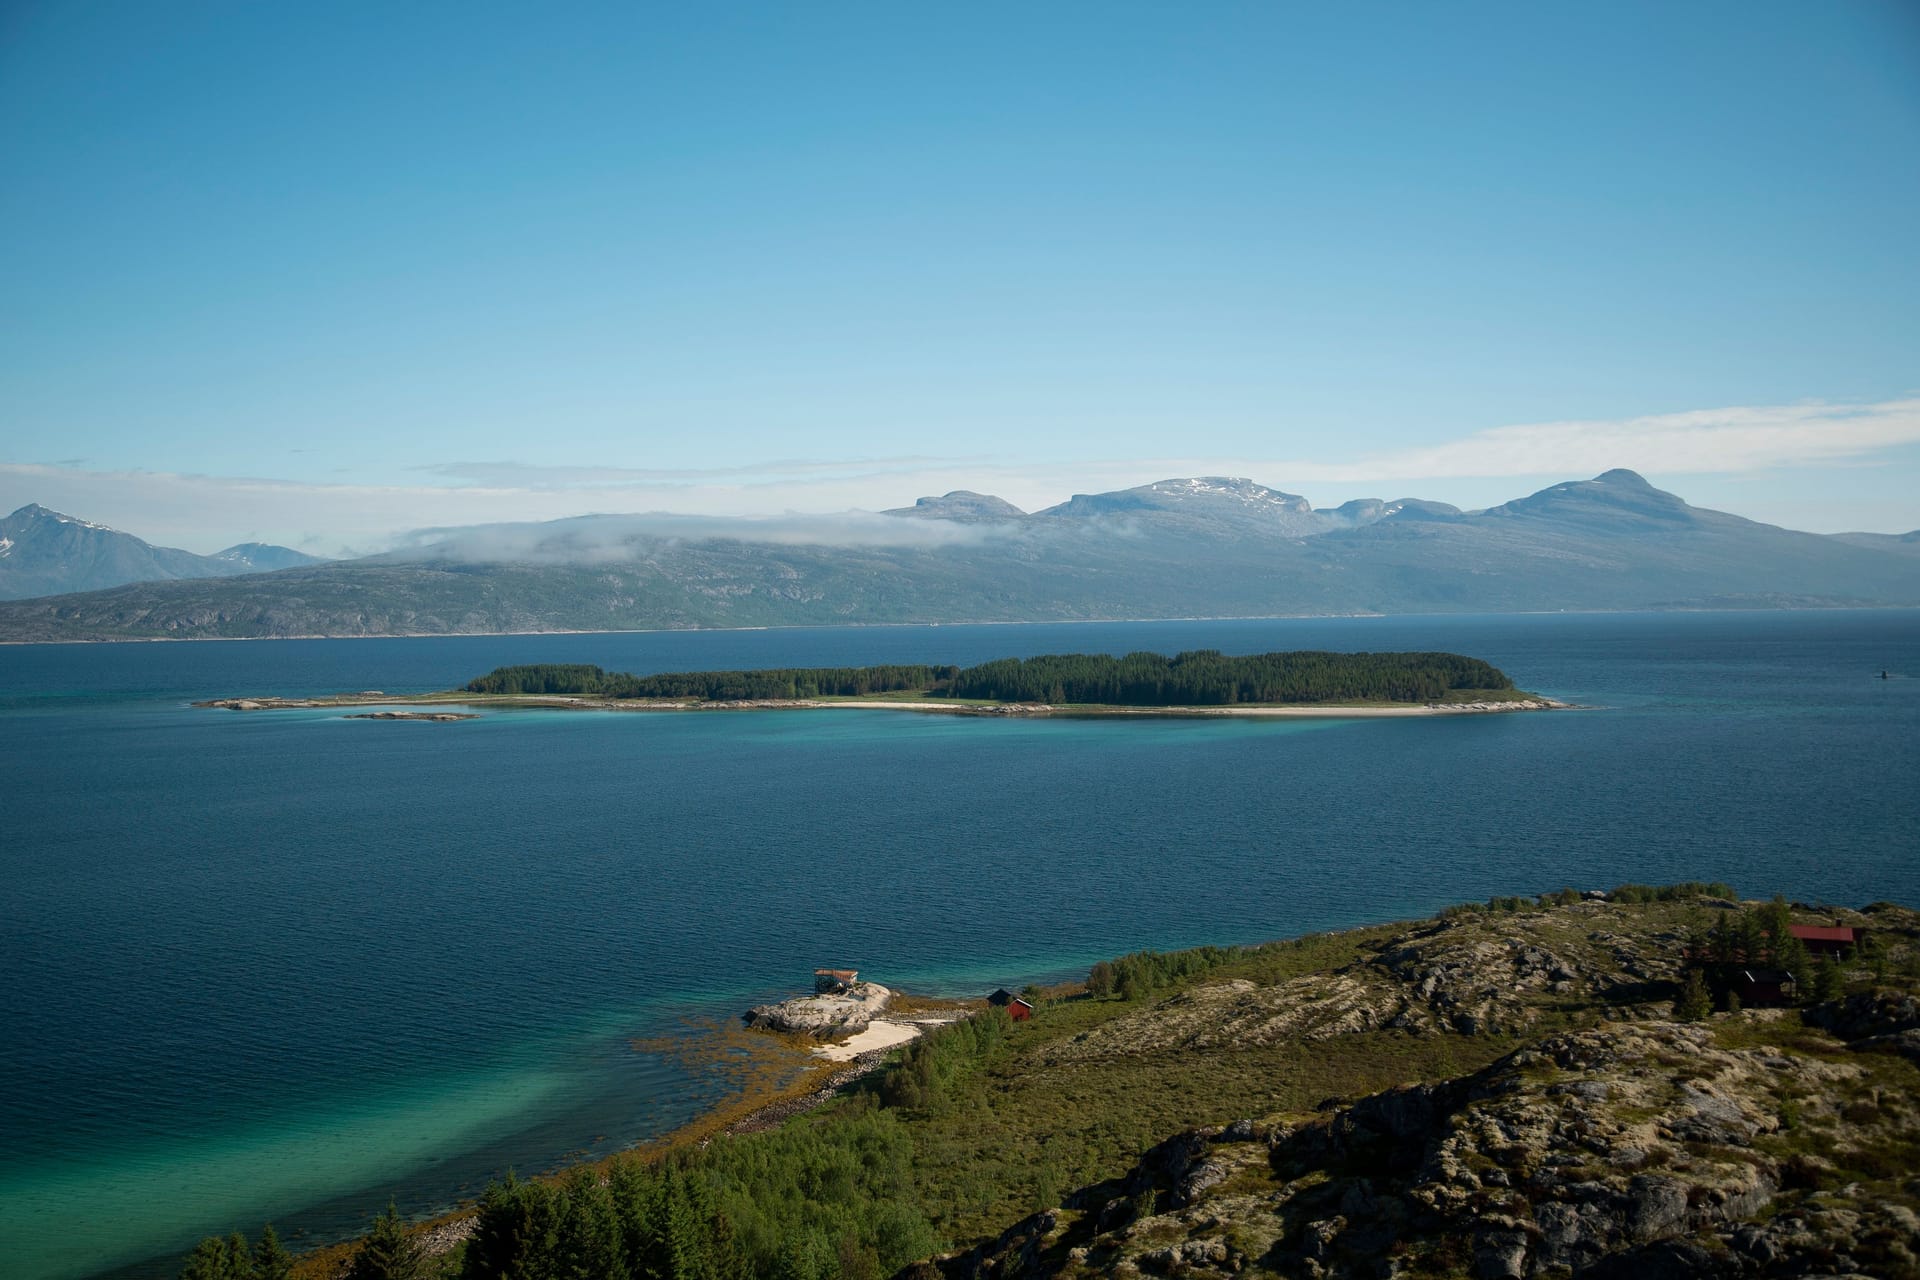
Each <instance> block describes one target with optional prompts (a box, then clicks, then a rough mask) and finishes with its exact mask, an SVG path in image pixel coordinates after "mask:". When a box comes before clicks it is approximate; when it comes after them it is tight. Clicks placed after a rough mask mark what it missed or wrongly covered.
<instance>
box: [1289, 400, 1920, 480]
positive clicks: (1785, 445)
mask: <svg viewBox="0 0 1920 1280" xmlns="http://www.w3.org/2000/svg"><path fill="white" fill-rule="evenodd" d="M1914 443H1920V399H1909V400H1887V401H1881V402H1879V403H1877V404H1823V403H1818V402H1809V403H1805V404H1794V405H1761V406H1742V407H1736V408H1729V409H1696V410H1692V411H1690V412H1686V413H1667V414H1657V415H1653V416H1650V417H1644V418H1626V419H1618V420H1612V421H1572V422H1546V423H1536V424H1531V425H1525V426H1511V427H1494V428H1492V429H1490V430H1486V431H1480V432H1476V433H1475V434H1473V435H1470V436H1467V437H1465V438H1464V439H1460V440H1453V441H1449V442H1447V443H1445V444H1441V445H1435V446H1432V447H1430V448H1422V449H1408V450H1402V451H1399V452H1395V453H1390V454H1385V455H1381V456H1378V457H1373V458H1362V459H1359V460H1357V461H1354V462H1348V463H1335V464H1332V465H1315V464H1313V463H1300V464H1295V473H1296V474H1298V475H1299V476H1300V478H1301V479H1302V480H1326V481H1343V480H1371V479H1428V480H1432V479H1446V478H1449V477H1455V476H1539V475H1557V474H1561V473H1566V474H1569V475H1584V474H1592V473H1594V472H1598V471H1604V470H1606V469H1608V468H1609V467H1631V468H1633V469H1635V470H1639V471H1649V472H1653V473H1656V474H1659V475H1669V476H1673V475H1709V474H1721V473H1727V472H1742V471H1763V470H1769V469H1772V468H1776V467H1788V466H1802V465H1807V464H1813V463H1832V462H1840V461H1846V460H1850V459H1858V458H1861V457H1863V456H1864V455H1868V454H1872V453H1876V452H1879V451H1881V450H1885V449H1889V448H1894V447H1897V446H1899V445H1905V444H1914Z"/></svg>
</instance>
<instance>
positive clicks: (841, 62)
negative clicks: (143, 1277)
mask: <svg viewBox="0 0 1920 1280" xmlns="http://www.w3.org/2000/svg"><path fill="white" fill-rule="evenodd" d="M1916 211H1920V9H1916V7H1915V6H1913V5H1911V4H1907V3H1834V4H1818V5H1813V4H1787V3H1778V4H1772V3H1766V4H1753V3H1730V4H1714V3H1697V4H1685V5H1673V4H1648V5H1634V4H1623V3H1606V4H1594V5H1538V4H1525V5H1511V6H1509V5H1478V4H1472V5H1370V4H1353V5H1347V4H1342V5H1313V6H1307V5H1286V4H1259V5H1245V6H1234V5H1204V6H1170V5H1139V6H1134V5H1126V4H1114V3H1101V4H1084V5H1079V4H1061V5H1049V6H1032V5H1004V6H1002V5H969V6H951V7H946V8H944V9H942V8H936V7H935V6H902V5H879V4H875V5H860V4H841V5H832V6H820V5H797V4H796V5H785V6H772V7H751V6H732V7H725V8H722V7H718V6H687V5H675V6H643V5H637V4H607V5H593V4H584V3H582V4H573V5H566V6H542V7H538V8H535V7H529V6H519V5H515V6H509V5H502V4H484V3H482V4H458V5H456V4H434V3H419V4H408V5H390V4H353V3H337V4H336V3H330V4H310V5H259V4H190V3H181V4H167V5H143V4H137V3H118V4H89V3H83V2H81V0H64V2H62V3H50V4H33V3H15V4H12V5H9V6H6V7H5V8H3V9H0V295H3V300H0V509H11V508H12V507H13V506H15V505H19V504H21V503H24V502H28V501H41V502H45V503H48V504H49V505H56V506H61V507H63V508H64V509H69V510H72V511H73V513H74V514H77V515H81V516H85V517H87V518H89V519H95V520H102V521H106V522H108V523H113V524H116V525H119V526H120V527H123V528H129V529H131V530H133V531H135V532H138V533H141V534H142V535H143V536H148V537H153V538H156V539H158V540H161V541H170V542H173V543H175V544H177V545H187V546H190V547H193V548H195V549H199V550H207V549H211V548H212V547H214V546H218V545H224V544H225V543H227V542H231V541H235V540H237V539H239V538H242V537H263V538H268V539H270V540H276V541H284V542H288V543H291V544H295V545H307V546H310V547H315V548H320V549H340V548H344V547H352V548H372V547H375V546H378V545H382V543H383V541H384V540H385V539H386V538H388V537H390V536H392V535H393V534H395V533H397V532H399V531H401V530H404V529H406V528H409V527H412V526H416V525H430V524H449V523H460V522H463V521H467V520H491V519H508V518H543V517H548V516H557V515H564V514H571V513H576V512H581V511H591V510H601V511H604V510H678V511H692V512H701V513H731V514H758V513H768V512H776V511H786V510H800V511H835V510H844V509H847V508H850V507H863V508H878V507H884V506H890V505H897V504H900V503H905V502H908V501H911V500H912V499H913V498H914V497H915V496H917V495H918V494H921V493H926V492H935V491H941V490H944V489H946V488H954V487H970V488H977V489H983V490H989V491H993V492H999V493H1002V494H1004V495H1005V496H1007V497H1009V498H1010V499H1012V500H1014V501H1016V502H1019V503H1021V504H1022V505H1026V506H1035V505H1040V504H1042V503H1045V502H1049V501H1057V500H1059V499H1062V498H1065V497H1066V496H1068V495H1069V494H1070V493H1072V492H1074V491H1087V490H1094V489H1104V488H1112V487H1119V486H1122V485H1125V484H1134V483H1141V482H1145V481H1150V480H1154V479H1158V478H1162V477H1163V476H1168V475H1176V474H1193V473H1196V472H1226V473H1230V474H1247V475H1251V476H1253V477H1254V478H1255V479H1258V480H1261V481H1263V482H1265V483H1269V484H1273V485H1275V486H1277V487H1280V488H1284V489H1288V490H1291V491H1295V492H1302V493H1305V494H1307V495H1308V496H1309V497H1311V498H1312V499H1313V500H1314V501H1315V502H1316V503H1319V504H1321V505H1331V504H1333V503H1337V502H1339V501H1342V500H1344V499H1346V498H1350V497H1356V496H1366V495H1375V496H1384V497H1396V496H1401V495H1403V494H1412V495H1417V496H1425V497H1433V498H1439V499H1444V500H1448V501H1453V502H1457V503H1459V504H1461V505H1464V506H1476V505H1484V504H1486V503H1490V502H1496V501H1500V500H1503V499H1505V498H1508V497H1512V496H1516V495H1517V494H1519V493H1522V492H1525V491H1527V490H1528V489H1529V488H1537V487H1539V486H1540V485H1543V484H1546V483H1551V482H1554V481H1558V480H1562V479H1568V478H1573V477H1576V476H1580V475H1590V474H1593V473H1594V472H1596V471H1598V470H1602V469H1604V468H1605V467H1607V466H1612V465H1624V466H1632V467H1635V468H1637V469H1639V470H1642V471H1644V472H1646V473H1647V474H1648V475H1649V477H1650V478H1652V479H1654V480H1655V481H1656V482H1658V483H1661V484H1663V485H1664V486H1666V487H1669V488H1672V489H1675V490H1676V491H1678V492H1680V493H1682V494H1684V495H1685V496H1687V497H1689V498H1690V499H1692V500H1694V501H1697V502H1701V503H1703V504H1705V505H1713V506H1720V507H1723V508H1726V509H1731V510H1735V511H1739V512H1741V513H1742V514H1748V515H1753V516H1755V517H1757V518H1763V519H1769V520H1774V521H1777V522H1780V523H1785V524H1790V525H1794V526H1797V527H1802V528H1813V529H1824V530H1834V529H1841V528H1863V527H1864V528H1878V529H1885V530H1904V529H1909V528H1913V527H1915V526H1920V213H1917V212H1916Z"/></svg>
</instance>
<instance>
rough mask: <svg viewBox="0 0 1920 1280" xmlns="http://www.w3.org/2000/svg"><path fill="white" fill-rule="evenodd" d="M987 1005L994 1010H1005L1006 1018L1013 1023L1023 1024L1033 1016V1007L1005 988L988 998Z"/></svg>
mask: <svg viewBox="0 0 1920 1280" xmlns="http://www.w3.org/2000/svg"><path fill="white" fill-rule="evenodd" d="M987 1003H988V1004H990V1005H992V1006H994V1007H995V1008H996V1009H1005V1010H1006V1011H1007V1016H1008V1017H1009V1018H1012V1019H1013V1020H1014V1021H1015V1022H1025V1021H1026V1020H1027V1019H1028V1018H1031V1017H1032V1016H1033V1006H1032V1005H1030V1004H1028V1003H1027V1002H1026V1001H1025V1000H1022V999H1021V998H1020V997H1019V996H1017V995H1015V994H1013V992H1011V991H1009V990H1007V989H1006V988H1005V987H1001V988H1000V989H999V990H998V991H996V992H994V993H993V994H992V995H990V996H988V997H987Z"/></svg>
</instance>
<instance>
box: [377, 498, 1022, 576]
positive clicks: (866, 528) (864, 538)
mask: <svg viewBox="0 0 1920 1280" xmlns="http://www.w3.org/2000/svg"><path fill="white" fill-rule="evenodd" d="M1008 533H1009V529H1008V527H1007V526H1004V525H998V526H996V525H984V524H953V523H949V522H947V521H944V520H900V519H896V518H894V517H892V516H886V515H879V514H876V513H874V512H870V511H843V512H836V513H832V514H827V515H792V516H779V517H772V518H768V517H753V516H687V515H670V514H665V513H650V514H644V515H609V516H580V517H576V518H574V519H568V520H559V521H548V522H542V523H516V524H494V525H480V526H471V527H466V528H454V529H420V530H416V531H414V532H412V533H409V534H407V535H406V536H405V537H403V538H402V539H400V542H399V545H398V546H397V547H396V548H395V551H394V554H396V555H400V556H403V557H407V556H419V557H429V556H430V557H432V558H434V559H436V560H438V559H455V560H469V561H474V562H477V563H490V562H495V561H501V560H512V561H516V562H521V563H525V562H532V563H535V564H539V563H553V564H596V563H602V562H611V561H618V560H631V559H634V558H635V557H637V556H642V555H645V554H646V553H647V552H648V551H649V550H650V549H652V548H654V547H656V546H659V545H660V544H662V543H669V542H697V541H706V540H711V539H717V538H729V539H739V540H743V541H748V542H756V543H771V544H773V545H776V546H809V547H841V548H861V547H876V548H877V547H917V548H930V547H945V546H956V545H963V544H965V545H972V544H977V543H980V542H984V541H988V540H991V539H994V538H1001V537H1005V536H1007V535H1008Z"/></svg>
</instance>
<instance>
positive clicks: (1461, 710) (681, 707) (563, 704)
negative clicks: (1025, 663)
mask: <svg viewBox="0 0 1920 1280" xmlns="http://www.w3.org/2000/svg"><path fill="white" fill-rule="evenodd" d="M193 705H194V706H196V707H219V708H222V709H225V710H230V711H280V710H290V709H300V708H305V709H323V708H329V707H368V706H382V705H384V706H468V707H513V708H519V709H522V710H537V709H547V710H554V711H824V710H831V709H835V708H838V709H842V710H845V709H853V710H886V711H917V712H920V713H922V714H924V715H957V716H981V717H1023V716H1026V717H1041V716H1060V717H1083V718H1088V719H1092V718H1098V717H1107V716H1112V717H1123V718H1124V717H1156V716H1157V717H1165V718H1180V719H1191V718H1194V717H1199V716H1240V717H1253V718H1282V719H1338V720H1349V719H1372V718H1377V717H1395V716H1458V715H1505V714H1508V713H1511V712H1516V711H1565V710H1570V709H1572V704H1570V703H1565V702H1557V701H1555V700H1554V699H1552V698H1541V697H1533V698H1513V699H1503V700H1499V701H1485V702H1429V703H1407V704H1405V705H1398V706H1378V705H1374V706H1344V705H1340V704H1336V703H1314V704H1307V705H1301V706H1271V705H1264V706H1192V707H1178V706H1176V707H1127V706H1105V705H1094V704H1078V703H1071V704H1066V705H1059V706H1056V705H1053V704H1050V703H1042V702H1005V703H980V702H931V701H921V702H907V701H897V702H896V701H888V700H885V699H879V698H873V699H866V698H832V699H828V698H794V699H786V698H780V699H775V698H753V699H743V700H741V701H738V702H692V701H684V702H681V701H665V700H662V701H646V700H638V699H635V700H622V699H612V698H595V697H590V696H583V695H577V694H463V693H456V692H449V693H429V694H411V695H408V694H400V695H379V696H373V695H369V694H336V695H333V696H321V697H314V698H281V697H258V698H214V699H209V700H207V701H203V702H196V703H194V704H193ZM383 718H386V719H402V718H405V717H402V716H398V715H393V716H386V717H383Z"/></svg>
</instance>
